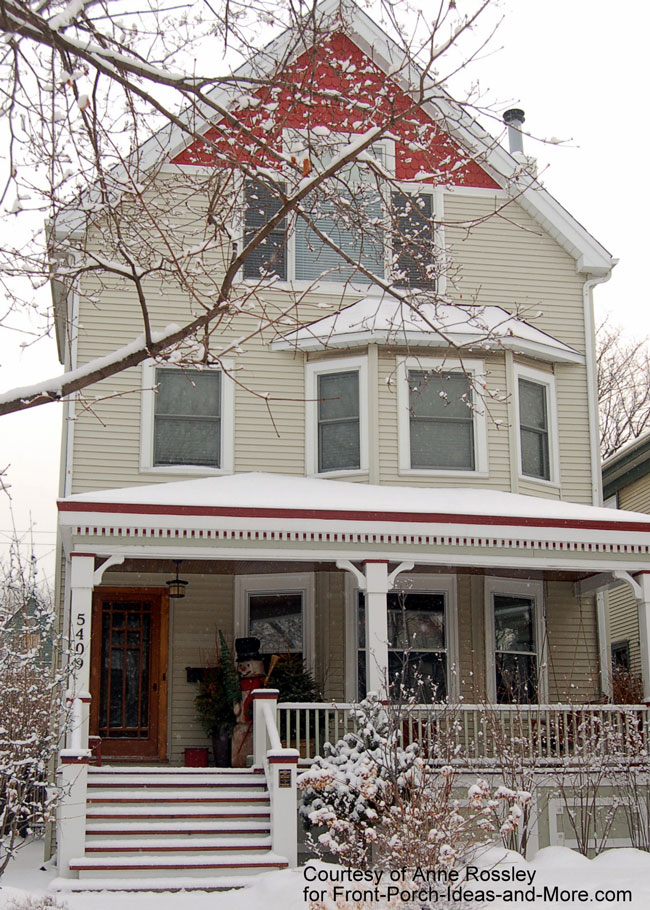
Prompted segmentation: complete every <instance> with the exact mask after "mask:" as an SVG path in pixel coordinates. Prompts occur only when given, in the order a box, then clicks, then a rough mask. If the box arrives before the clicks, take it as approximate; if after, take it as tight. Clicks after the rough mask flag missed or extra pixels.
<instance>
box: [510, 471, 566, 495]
mask: <svg viewBox="0 0 650 910" xmlns="http://www.w3.org/2000/svg"><path fill="white" fill-rule="evenodd" d="M519 480H520V481H523V482H525V483H538V484H539V485H540V486H542V487H546V488H547V489H551V490H557V491H558V492H560V491H561V489H562V484H561V483H560V482H559V481H557V480H544V478H543V477H533V476H532V475H531V474H520V475H519Z"/></svg>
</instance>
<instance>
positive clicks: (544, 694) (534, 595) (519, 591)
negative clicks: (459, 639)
mask: <svg viewBox="0 0 650 910" xmlns="http://www.w3.org/2000/svg"><path fill="white" fill-rule="evenodd" d="M495 594H497V595H498V594H503V595H505V596H508V595H509V596H512V597H530V598H531V599H532V600H533V602H534V610H535V653H536V655H537V679H538V688H537V702H536V704H539V705H541V704H546V703H547V702H548V666H547V643H546V604H545V601H544V585H543V583H542V582H541V581H529V580H527V579H519V578H498V577H491V576H488V577H486V578H485V580H484V595H485V655H486V673H487V686H486V688H487V696H488V701H489V702H490V703H491V704H496V700H497V668H496V658H495V652H496V647H495V644H496V642H495V640H494V636H495V629H494V600H493V597H494V595H495ZM505 707H507V703H506V704H505Z"/></svg>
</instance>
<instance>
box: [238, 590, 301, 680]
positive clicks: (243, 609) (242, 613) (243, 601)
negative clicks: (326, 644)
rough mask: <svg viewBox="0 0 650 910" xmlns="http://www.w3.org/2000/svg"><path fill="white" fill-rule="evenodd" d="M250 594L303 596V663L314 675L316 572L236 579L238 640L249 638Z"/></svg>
mask: <svg viewBox="0 0 650 910" xmlns="http://www.w3.org/2000/svg"><path fill="white" fill-rule="evenodd" d="M249 594H302V610H303V612H302V638H303V649H302V654H303V660H304V662H305V666H306V668H307V669H308V670H309V672H310V673H314V669H315V667H314V656H315V644H314V629H315V618H314V617H315V608H314V604H315V599H316V596H315V583H314V574H313V572H296V573H286V574H284V573H280V574H277V575H236V576H235V623H234V627H235V638H246V637H247V636H248V635H250V631H249V615H248V595H249Z"/></svg>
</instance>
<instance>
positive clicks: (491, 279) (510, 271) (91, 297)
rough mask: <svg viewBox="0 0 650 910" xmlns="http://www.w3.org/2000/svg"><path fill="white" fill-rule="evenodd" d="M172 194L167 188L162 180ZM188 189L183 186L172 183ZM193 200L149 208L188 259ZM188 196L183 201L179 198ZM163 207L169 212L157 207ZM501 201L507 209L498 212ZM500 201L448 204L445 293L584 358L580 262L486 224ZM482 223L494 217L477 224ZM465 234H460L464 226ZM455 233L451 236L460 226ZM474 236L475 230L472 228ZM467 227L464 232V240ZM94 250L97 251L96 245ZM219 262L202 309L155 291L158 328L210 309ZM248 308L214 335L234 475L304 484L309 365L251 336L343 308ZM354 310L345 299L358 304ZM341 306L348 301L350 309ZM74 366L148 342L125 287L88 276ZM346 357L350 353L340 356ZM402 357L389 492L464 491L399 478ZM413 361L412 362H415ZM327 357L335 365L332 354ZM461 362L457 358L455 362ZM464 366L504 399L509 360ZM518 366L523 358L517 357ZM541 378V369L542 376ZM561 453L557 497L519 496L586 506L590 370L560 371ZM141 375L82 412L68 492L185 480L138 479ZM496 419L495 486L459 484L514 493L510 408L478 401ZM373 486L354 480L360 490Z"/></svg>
mask: <svg viewBox="0 0 650 910" xmlns="http://www.w3.org/2000/svg"><path fill="white" fill-rule="evenodd" d="M164 179H165V180H166V181H167V183H166V186H169V185H170V181H171V180H172V178H171V177H170V176H169V175H167V176H166V177H165V178H164ZM173 179H176V180H180V179H181V178H180V177H176V178H173ZM183 179H184V180H186V182H187V186H186V188H185V190H183V191H182V192H181V190H180V189H179V192H178V200H179V202H178V206H177V208H176V210H175V211H174V210H172V211H167V210H166V209H167V208H168V207H169V197H168V196H166V195H165V194H163V195H162V196H161V197H160V199H156V198H154V197H153V196H151V197H149V199H148V204H150V205H153V206H156V205H157V206H158V207H160V208H161V213H159V214H161V217H162V213H163V209H164V217H165V219H166V221H167V222H168V223H169V225H170V226H172V227H175V228H177V231H178V237H177V239H176V242H177V244H178V246H179V249H180V248H181V247H182V245H183V244H184V243H185V244H186V245H187V244H188V243H189V240H190V239H191V238H192V237H194V239H195V240H196V239H197V238H198V239H201V238H204V237H205V236H207V235H206V227H205V219H204V216H205V212H204V209H203V207H202V205H201V204H199V203H200V198H201V197H200V192H199V191H200V187H201V186H202V181H201V180H198V181H196V182H195V185H193V184H192V181H191V180H189V179H188V178H183ZM183 193H184V194H185V195H183ZM163 199H164V200H165V202H164V204H163V201H162V200H163ZM501 202H502V200H501ZM493 209H494V200H493V199H490V198H489V196H486V195H481V196H478V197H470V196H467V195H465V194H456V195H454V194H451V193H448V194H446V196H445V232H446V243H447V246H448V248H449V251H450V254H451V256H452V259H453V263H454V268H453V275H451V276H450V280H449V283H448V293H449V296H450V298H451V299H452V301H455V302H459V303H460V302H462V303H469V302H472V303H474V302H476V303H478V304H496V305H500V306H504V307H506V308H507V309H509V310H512V311H520V312H521V313H522V314H523V315H524V316H527V317H528V318H530V319H531V320H532V321H533V322H534V324H535V325H536V326H537V327H538V328H540V329H542V330H544V331H548V332H550V333H551V334H553V335H555V336H557V337H559V338H560V339H561V340H563V341H565V342H566V343H568V344H570V345H572V346H573V347H575V348H576V349H577V350H579V351H582V350H583V349H584V326H583V313H582V283H581V281H580V278H579V276H578V275H577V273H576V270H575V262H574V261H573V259H571V257H569V256H568V255H567V254H566V253H565V252H564V251H563V250H562V249H561V248H560V247H559V245H558V244H557V243H556V242H555V241H554V240H553V239H552V238H551V237H550V236H549V235H547V234H546V233H545V232H544V231H542V229H541V228H539V227H538V226H537V225H535V224H534V223H533V222H532V220H531V219H530V218H529V216H528V215H527V214H526V213H525V212H524V211H523V210H522V209H520V208H519V206H518V205H517V204H516V203H515V202H513V203H511V204H509V205H508V206H507V209H506V210H505V212H502V213H500V214H499V215H497V216H494V217H487V216H489V215H490V212H491V211H493ZM476 219H485V220H484V221H483V222H482V223H480V224H478V223H476V224H475V225H474V222H475V220H476ZM460 223H462V229H461V228H460V227H459V226H458V225H459V224H460ZM454 225H456V226H454ZM473 225H474V226H473ZM468 226H469V229H468ZM89 245H90V246H91V247H92V246H93V245H94V248H95V249H96V250H97V251H100V250H101V237H100V235H99V233H98V234H97V235H96V236H95V235H93V236H91V237H90V238H89ZM218 260H219V256H217V255H215V257H214V263H213V265H214V268H213V274H211V275H208V276H205V277H204V278H202V279H200V280H199V283H198V285H197V287H198V288H199V290H200V291H202V294H203V297H199V299H198V300H197V299H192V300H190V297H189V296H188V294H187V293H186V291H184V290H183V289H181V288H179V287H175V286H174V285H173V283H172V282H171V281H170V280H164V281H163V280H157V281H155V280H149V282H148V285H147V287H148V289H149V291H150V294H151V300H152V301H153V303H152V308H151V320H152V327H153V329H154V330H157V329H162V328H163V327H165V326H167V325H169V324H171V323H180V322H182V321H183V320H185V319H187V318H188V317H189V316H190V315H191V313H192V311H195V312H200V311H201V300H203V301H204V302H205V303H208V302H212V301H213V300H214V295H213V296H212V297H210V295H209V291H210V287H212V290H214V284H213V283H212V284H211V282H212V279H213V278H214V277H215V276H218V274H219V273H220V270H221V265H220V263H219V261H218ZM247 293H248V294H249V299H247V300H246V301H245V302H246V304H247V306H248V307H250V309H248V310H246V311H245V312H240V313H239V315H237V316H235V317H233V318H231V317H224V318H223V320H222V322H221V323H220V324H219V325H218V326H217V328H216V329H215V331H214V332H213V334H212V344H213V353H214V355H216V356H219V355H222V354H223V355H225V356H227V357H230V358H231V359H232V360H233V361H234V363H235V373H234V375H235V379H236V389H235V442H236V444H235V470H236V471H238V472H240V471H242V472H243V471H254V470H266V471H273V472H279V473H288V474H303V473H304V470H305V467H304V465H305V452H304V435H305V433H304V420H305V401H304V399H305V389H304V359H305V358H304V356H303V355H301V354H294V353H290V352H282V353H281V352H271V351H270V350H269V348H268V343H269V341H270V340H271V339H272V338H273V337H274V335H275V333H276V330H275V329H274V328H267V329H265V330H264V331H263V333H262V334H261V335H257V336H255V337H250V338H249V337H248V336H249V335H250V334H251V333H254V332H255V331H256V329H257V327H258V325H259V320H260V319H263V320H264V319H267V320H273V319H275V318H277V317H279V316H280V314H284V316H283V317H282V323H283V330H287V331H288V330H290V329H291V328H294V327H295V326H296V325H297V324H299V323H300V322H305V321H307V322H308V321H311V320H313V319H316V318H318V317H320V316H323V315H325V314H326V313H327V311H328V309H330V308H331V307H332V306H336V305H337V304H338V303H339V301H338V300H333V299H332V298H331V297H329V296H327V295H325V294H316V293H312V294H310V295H309V296H308V298H307V299H306V301H305V302H302V301H301V302H300V303H299V304H297V303H296V300H295V298H294V297H292V296H291V295H290V294H289V293H288V292H284V291H282V290H281V289H274V290H270V289H266V290H264V291H260V292H259V294H253V293H251V292H250V289H249V290H248V291H247ZM351 299H352V298H350V300H351ZM346 302H348V301H347V300H346ZM79 323H80V328H79V345H78V359H79V364H80V365H81V364H84V363H86V362H88V361H89V360H91V359H93V358H95V357H99V356H102V355H105V354H108V353H109V352H110V351H112V350H113V349H114V347H115V346H116V345H119V344H124V343H127V342H129V341H131V340H132V339H133V338H135V337H136V336H138V335H139V334H140V333H141V329H142V327H141V314H140V309H139V306H138V304H137V300H136V297H135V295H134V293H133V290H132V287H131V286H130V285H129V284H128V283H127V282H124V281H121V280H119V279H117V278H115V279H112V280H111V281H110V282H109V281H105V282H104V283H101V284H100V283H99V282H98V280H97V278H96V277H94V276H93V275H89V276H86V277H85V278H84V279H83V281H82V287H81V297H80V317H79ZM344 353H347V352H344ZM404 353H406V350H405V349H402V350H401V351H400V350H397V349H380V356H379V389H378V395H379V434H380V453H379V468H380V482H382V483H400V484H412V485H418V486H421V485H431V484H434V485H458V478H457V477H454V475H453V474H451V475H449V476H443V475H437V476H433V475H432V476H430V477H429V476H424V475H422V476H418V475H414V474H400V473H399V470H398V451H397V423H396V419H397V385H396V381H395V380H396V377H395V364H396V357H397V356H399V355H403V354H404ZM408 353H413V352H408ZM415 353H421V354H422V355H423V356H427V355H431V354H434V355H439V354H440V353H441V352H440V351H438V350H433V351H432V350H431V349H428V350H427V349H423V350H421V351H419V352H415ZM327 356H336V355H335V354H334V352H332V354H329V353H328V354H327ZM452 356H453V352H452ZM466 356H467V357H468V358H469V359H472V358H473V357H476V358H478V359H483V360H485V362H486V367H487V380H488V384H489V386H490V388H491V389H492V390H496V389H498V390H499V391H500V392H503V391H504V390H505V391H506V392H507V393H508V394H512V391H513V390H512V389H508V388H507V386H506V379H505V367H504V361H503V356H502V355H495V354H491V353H487V354H486V353H485V352H484V351H483V350H482V349H480V347H479V349H478V350H477V351H476V352H473V351H472V352H468V353H467V354H466ZM515 359H518V358H515ZM537 366H539V364H537ZM554 372H555V377H556V382H557V397H558V411H559V415H560V418H559V423H560V427H559V431H560V432H559V436H560V448H561V465H562V470H561V489H558V488H557V487H555V488H553V487H551V486H549V485H544V484H537V483H534V482H530V481H523V482H522V484H521V485H520V490H521V492H524V493H529V494H531V495H538V496H550V497H558V496H561V497H562V498H566V499H572V500H576V501H582V502H588V501H590V480H589V476H588V472H587V471H585V465H586V464H588V463H589V434H588V421H587V404H586V378H585V377H586V374H585V370H584V368H583V367H581V366H573V365H564V366H557V367H556V369H555V371H554ZM141 384H142V380H141V369H140V368H135V369H132V370H129V371H127V372H125V373H123V374H122V375H120V376H116V377H112V378H110V379H107V380H104V381H103V382H102V383H99V384H97V385H96V386H95V387H93V388H92V389H89V390H88V392H87V393H85V394H84V399H83V402H82V403H81V404H80V405H79V406H78V407H77V419H76V422H75V428H74V429H75V440H74V450H73V485H72V492H75V493H77V492H85V491H88V490H93V489H101V488H104V487H116V486H128V485H133V484H143V483H152V482H165V481H170V480H177V479H182V478H183V477H186V476H188V475H187V474H182V473H176V472H169V473H162V472H155V473H147V472H142V471H141V470H140V464H139V459H140V443H141V439H140V434H141V428H140V388H141ZM478 406H480V407H485V408H486V410H487V412H488V436H489V456H488V460H489V477H488V478H486V479H485V478H476V479H471V478H470V479H469V480H468V479H467V478H465V477H464V478H463V480H462V483H463V484H464V485H466V484H469V485H476V486H488V487H491V488H495V489H503V490H509V489H511V482H510V474H511V465H510V461H511V458H514V457H515V455H514V453H510V452H509V445H508V430H507V424H508V417H507V409H506V405H505V403H504V402H503V401H497V400H491V399H490V397H489V396H488V398H486V400H485V402H481V403H478ZM351 479H355V480H361V481H363V480H365V479H367V478H364V477H361V476H357V477H355V478H351Z"/></svg>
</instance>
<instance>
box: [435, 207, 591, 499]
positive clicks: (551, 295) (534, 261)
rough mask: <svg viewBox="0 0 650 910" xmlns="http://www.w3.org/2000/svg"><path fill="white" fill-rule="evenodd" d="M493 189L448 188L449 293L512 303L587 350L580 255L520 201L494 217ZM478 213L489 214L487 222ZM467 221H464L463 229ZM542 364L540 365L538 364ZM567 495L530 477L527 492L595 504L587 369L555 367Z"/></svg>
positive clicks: (546, 329)
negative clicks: (477, 192)
mask: <svg viewBox="0 0 650 910" xmlns="http://www.w3.org/2000/svg"><path fill="white" fill-rule="evenodd" d="M501 204H503V200H502V199H499V200H498V201H497V202H496V203H495V200H494V198H491V197H490V196H489V195H485V196H481V197H470V196H467V195H464V194H462V195H461V194H457V195H452V194H449V193H448V194H446V196H445V203H444V218H445V239H446V243H447V245H448V248H449V251H450V255H451V257H452V259H453V263H454V267H453V269H452V275H453V277H450V281H449V287H448V294H449V296H450V297H451V299H452V301H454V302H463V303H465V304H467V303H477V304H479V305H496V306H502V307H505V309H507V310H508V311H510V312H517V313H519V314H520V315H521V316H522V317H523V318H524V319H527V320H528V321H530V322H531V323H532V324H533V325H534V326H535V327H536V328H538V329H540V330H542V331H544V332H548V333H549V334H551V335H553V336H555V337H556V338H559V339H560V340H561V341H563V342H564V343H565V344H568V345H570V346H571V347H573V348H575V350H577V351H578V352H579V353H584V351H585V328H584V311H583V281H582V279H581V277H580V276H579V275H578V274H577V272H576V263H575V260H574V259H573V258H572V257H570V256H569V255H568V254H567V253H566V252H565V251H564V250H563V249H562V248H561V247H560V246H559V244H557V243H556V242H555V241H554V240H553V238H552V237H551V236H550V235H549V234H547V233H546V232H545V231H544V230H543V229H542V228H540V227H539V225H537V224H536V223H535V222H534V221H533V220H532V219H531V218H530V216H529V215H527V214H526V212H524V211H523V209H521V208H520V207H519V206H518V205H517V203H516V202H511V203H510V204H509V205H507V207H506V208H505V209H504V210H503V211H501V212H500V213H499V215H496V216H493V217H490V216H491V213H492V212H494V210H495V206H496V205H501ZM479 219H485V220H483V221H480V223H479V221H478V220H479ZM461 225H462V227H461ZM536 366H539V365H538V364H536ZM554 374H555V380H556V385H557V407H558V417H559V444H560V466H561V485H562V489H561V494H560V492H559V491H557V490H556V491H553V490H552V489H551V488H549V487H548V486H546V487H545V485H543V484H533V485H531V483H530V482H524V484H523V485H522V486H520V491H521V492H522V493H528V494H531V495H536V496H537V495H539V496H550V497H557V496H558V495H561V498H563V499H569V500H573V501H576V502H585V503H590V502H591V482H590V476H589V471H588V470H585V467H586V466H588V465H589V464H590V454H589V422H588V408H587V374H586V370H585V368H584V367H583V366H579V365H572V364H571V365H569V364H565V365H560V364H558V365H556V367H555V369H554Z"/></svg>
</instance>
